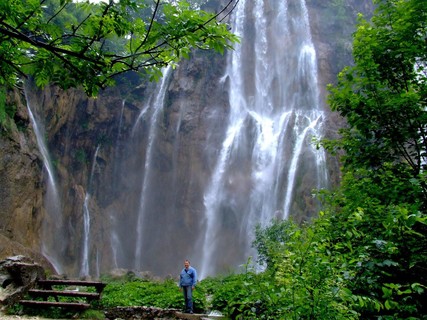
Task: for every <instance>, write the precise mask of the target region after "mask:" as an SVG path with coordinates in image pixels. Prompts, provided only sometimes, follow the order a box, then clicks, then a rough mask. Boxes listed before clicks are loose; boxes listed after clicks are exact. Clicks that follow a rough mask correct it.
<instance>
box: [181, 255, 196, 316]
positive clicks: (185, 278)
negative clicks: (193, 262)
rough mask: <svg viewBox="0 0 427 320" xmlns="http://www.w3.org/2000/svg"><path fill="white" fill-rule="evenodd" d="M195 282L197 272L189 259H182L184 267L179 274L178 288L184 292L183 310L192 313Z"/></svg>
mask: <svg viewBox="0 0 427 320" xmlns="http://www.w3.org/2000/svg"><path fill="white" fill-rule="evenodd" d="M196 283H197V272H196V269H194V268H193V267H192V266H190V261H188V260H184V269H182V271H181V274H180V275H179V288H180V290H183V292H184V300H185V312H188V313H193V290H194V289H195V287H196Z"/></svg>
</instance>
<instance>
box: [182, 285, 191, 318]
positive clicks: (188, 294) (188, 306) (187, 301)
mask: <svg viewBox="0 0 427 320" xmlns="http://www.w3.org/2000/svg"><path fill="white" fill-rule="evenodd" d="M182 292H184V300H185V312H192V311H193V288H192V287H191V286H185V287H182Z"/></svg>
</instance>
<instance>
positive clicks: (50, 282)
mask: <svg viewBox="0 0 427 320" xmlns="http://www.w3.org/2000/svg"><path fill="white" fill-rule="evenodd" d="M37 284H39V285H40V286H42V287H44V288H51V287H52V286H81V287H95V288H96V291H97V292H98V293H100V292H101V291H102V290H104V288H105V286H106V285H107V284H106V283H103V282H100V281H86V280H38V281H37Z"/></svg>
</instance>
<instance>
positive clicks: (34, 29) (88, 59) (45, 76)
mask: <svg viewBox="0 0 427 320" xmlns="http://www.w3.org/2000/svg"><path fill="white" fill-rule="evenodd" d="M233 4H234V0H230V1H229V2H228V3H227V4H226V5H225V7H223V9H222V10H220V11H219V12H218V13H216V14H214V13H208V12H205V11H203V10H200V9H199V8H197V7H193V6H192V5H190V4H189V3H188V2H187V1H184V0H182V1H169V0H154V1H149V0H115V1H113V0H111V1H108V2H99V3H97V4H94V3H90V2H89V0H86V1H85V2H73V1H72V0H8V1H1V2H0V85H6V86H9V87H10V86H13V85H16V84H17V82H18V81H19V80H20V79H22V78H23V77H26V76H27V75H30V76H32V77H34V79H35V81H36V84H37V85H38V86H40V87H43V86H44V85H46V84H48V83H54V84H57V85H59V86H61V87H62V88H64V89H66V88H70V87H75V86H79V85H83V88H84V89H85V91H86V92H87V93H88V94H89V95H96V94H97V92H98V90H99V88H105V87H106V86H109V85H112V84H113V83H114V77H115V76H117V75H120V74H122V73H124V72H127V71H134V72H137V73H139V74H141V75H149V76H150V77H151V79H157V78H159V77H160V76H161V68H162V67H164V66H166V65H168V64H173V65H174V64H176V63H177V62H178V61H179V60H180V59H181V58H188V57H189V54H190V50H191V49H192V48H201V49H214V50H216V51H218V52H221V53H222V52H224V50H225V49H227V48H231V46H232V43H234V42H236V41H238V39H237V37H236V36H234V35H233V34H231V33H230V32H229V29H228V28H227V25H226V24H225V23H222V22H221V20H220V19H224V17H226V16H227V15H228V14H229V13H230V12H231V10H232V8H233Z"/></svg>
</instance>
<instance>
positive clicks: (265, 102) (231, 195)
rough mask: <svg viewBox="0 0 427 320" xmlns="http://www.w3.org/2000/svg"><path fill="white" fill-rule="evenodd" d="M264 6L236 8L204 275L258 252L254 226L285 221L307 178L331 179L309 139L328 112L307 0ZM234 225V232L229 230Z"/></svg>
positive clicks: (243, 3)
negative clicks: (225, 123)
mask: <svg viewBox="0 0 427 320" xmlns="http://www.w3.org/2000/svg"><path fill="white" fill-rule="evenodd" d="M294 2H295V1H294ZM266 3H267V2H266V1H263V0H251V1H249V0H240V2H239V4H238V6H237V7H236V9H235V11H234V12H233V19H234V20H233V26H234V29H233V32H234V33H235V34H237V35H238V36H239V37H241V39H242V41H241V44H239V45H236V47H235V50H234V51H232V52H230V53H229V57H228V66H227V71H226V74H225V76H224V77H223V79H229V83H230V96H229V103H230V113H229V120H228V129H227V133H226V136H225V138H224V142H223V144H222V149H221V152H220V153H219V157H218V160H217V163H216V166H215V167H214V168H213V173H212V179H211V182H210V184H209V185H208V187H207V189H206V192H205V196H204V204H205V221H204V222H203V224H202V225H201V227H204V228H205V233H204V236H203V238H202V239H201V242H202V244H203V246H202V258H201V266H200V274H201V277H205V276H208V275H211V274H214V273H215V272H216V271H217V270H219V269H224V268H226V267H227V266H226V265H224V264H225V263H226V262H227V261H230V260H233V259H232V258H234V260H235V259H236V257H237V258H240V259H242V262H244V261H245V260H243V259H246V258H247V257H248V255H250V254H252V253H253V252H252V250H251V242H252V241H253V232H254V228H255V226H256V225H257V224H261V225H263V226H265V225H267V224H268V223H269V222H270V221H271V219H273V218H288V217H289V216H290V215H292V211H293V206H294V205H296V206H298V205H301V204H299V203H298V201H302V199H304V198H306V197H307V196H308V195H305V194H304V195H302V194H296V193H297V192H298V191H297V190H299V188H301V185H302V183H303V182H302V181H304V180H309V179H314V180H316V181H313V182H310V183H311V184H312V185H313V186H312V187H313V188H320V187H323V186H325V185H326V183H327V174H326V170H325V164H324V161H325V156H324V154H323V151H321V150H316V149H315V148H314V146H312V144H311V138H312V137H313V136H320V135H321V129H322V127H321V126H322V119H323V117H324V115H323V112H322V111H321V108H320V102H319V90H318V83H317V64H316V52H315V49H314V46H313V43H312V40H311V35H310V26H309V20H308V11H307V7H306V4H305V1H303V0H300V1H297V4H294V3H292V5H291V4H290V1H275V2H269V4H268V6H270V7H273V8H267V4H266ZM247 30H253V31H254V33H255V34H248V31H247ZM248 36H250V37H251V38H253V39H254V40H253V42H248V41H247V40H246V39H248V38H249V37H248ZM301 168H304V170H305V172H303V169H301ZM312 177H314V178H312ZM308 183H309V182H306V184H308ZM311 184H310V185H311ZM310 196H311V194H310ZM230 225H233V226H234V227H236V231H230V232H229V233H227V232H228V230H227V228H228V227H229V226H230ZM241 248H246V249H244V250H243V251H242V250H241ZM229 267H232V266H229Z"/></svg>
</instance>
